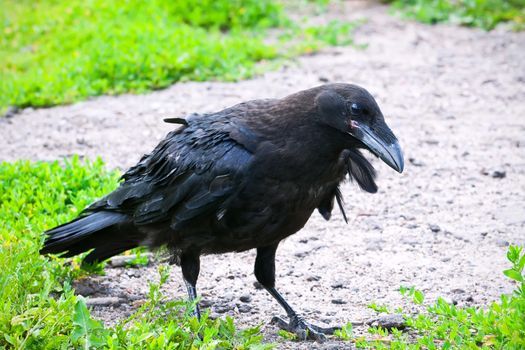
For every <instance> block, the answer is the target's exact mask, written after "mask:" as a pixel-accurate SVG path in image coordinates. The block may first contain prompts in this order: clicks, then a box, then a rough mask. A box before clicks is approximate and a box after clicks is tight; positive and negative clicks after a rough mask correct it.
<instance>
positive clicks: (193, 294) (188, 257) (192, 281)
mask: <svg viewBox="0 0 525 350" xmlns="http://www.w3.org/2000/svg"><path fill="white" fill-rule="evenodd" d="M199 255H200V254H199V253H198V252H194V251H188V252H184V253H182V255H181V257H180V267H181V268H182V276H183V277H184V283H186V288H187V290H188V298H189V300H190V302H194V301H195V299H197V287H196V285H197V278H198V277H199V271H200V257H199ZM194 315H195V316H196V317H197V318H198V319H199V320H200V318H201V311H200V308H199V304H198V303H196V304H195V311H194Z"/></svg>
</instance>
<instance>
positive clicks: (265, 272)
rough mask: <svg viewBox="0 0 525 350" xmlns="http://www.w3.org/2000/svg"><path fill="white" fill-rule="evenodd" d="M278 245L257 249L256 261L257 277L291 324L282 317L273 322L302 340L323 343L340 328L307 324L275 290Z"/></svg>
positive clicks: (274, 319)
mask: <svg viewBox="0 0 525 350" xmlns="http://www.w3.org/2000/svg"><path fill="white" fill-rule="evenodd" d="M276 250H277V244H275V245H272V246H267V247H262V248H257V258H256V259H255V271H254V272H255V277H256V278H257V280H258V281H259V283H261V284H262V285H263V286H264V288H266V290H267V291H268V293H270V294H271V296H272V297H273V298H274V299H275V300H277V302H278V303H279V305H281V306H282V307H283V309H284V311H286V314H287V315H288V318H289V322H286V321H284V320H283V319H282V318H280V317H274V318H273V319H272V322H273V323H275V324H277V325H278V326H279V327H280V328H282V329H284V330H287V331H289V332H292V333H295V334H296V335H297V336H298V337H299V338H300V339H301V340H306V339H312V340H317V341H323V340H324V339H325V338H326V337H325V334H333V333H334V332H335V330H337V329H338V328H340V327H329V328H323V327H318V326H315V325H312V324H310V323H308V322H306V321H305V320H304V319H303V318H302V317H301V316H299V315H298V314H297V312H295V310H294V309H292V307H291V306H290V304H288V303H287V302H286V300H285V299H284V298H283V296H282V295H281V294H280V293H279V292H278V291H277V290H276V289H275V251H276Z"/></svg>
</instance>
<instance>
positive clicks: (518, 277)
mask: <svg viewBox="0 0 525 350" xmlns="http://www.w3.org/2000/svg"><path fill="white" fill-rule="evenodd" d="M503 274H504V275H505V276H507V277H508V278H510V279H513V280H514V281H518V282H523V276H522V275H521V274H520V273H519V272H518V271H516V270H514V269H508V270H505V271H503Z"/></svg>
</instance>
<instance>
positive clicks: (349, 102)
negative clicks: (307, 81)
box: [315, 84, 404, 173]
mask: <svg viewBox="0 0 525 350" xmlns="http://www.w3.org/2000/svg"><path fill="white" fill-rule="evenodd" d="M315 106H316V108H317V111H318V113H317V114H318V116H319V122H320V123H322V124H325V125H327V126H329V127H332V128H335V129H336V130H338V131H340V132H342V133H344V134H345V135H347V136H348V141H349V143H350V144H352V145H353V146H354V147H358V148H366V149H368V150H369V151H370V152H372V153H373V154H375V155H376V156H377V157H379V158H381V159H382V160H383V161H384V162H385V163H386V164H388V165H389V166H390V167H391V168H393V169H394V170H396V171H398V172H400V173H401V172H403V167H404V160H403V153H402V151H401V147H400V146H399V143H398V141H397V138H396V136H395V135H394V133H393V132H392V130H390V128H389V127H388V125H387V124H386V123H385V118H384V117H383V113H381V110H380V109H379V106H378V105H377V103H376V101H375V99H374V98H373V97H372V95H371V94H370V93H369V92H368V91H366V90H365V89H363V88H361V87H359V86H356V85H351V84H329V85H324V86H322V87H320V88H319V89H318V93H317V95H316V96H315Z"/></svg>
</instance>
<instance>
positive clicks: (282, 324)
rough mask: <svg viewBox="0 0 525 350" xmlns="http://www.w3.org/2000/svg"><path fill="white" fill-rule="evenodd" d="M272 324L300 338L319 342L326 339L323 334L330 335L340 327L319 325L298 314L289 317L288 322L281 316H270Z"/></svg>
mask: <svg viewBox="0 0 525 350" xmlns="http://www.w3.org/2000/svg"><path fill="white" fill-rule="evenodd" d="M272 324H275V325H277V326H278V327H279V328H281V329H284V330H285V331H288V332H290V333H294V334H295V335H297V337H298V339H300V340H315V341H318V342H321V343H322V342H323V341H325V340H326V336H325V335H332V334H334V332H335V331H336V330H338V329H340V328H341V327H327V328H324V327H319V326H316V325H313V324H310V323H308V322H306V321H305V320H303V318H302V317H300V316H292V317H290V322H286V321H285V320H283V319H282V318H280V317H277V316H274V317H273V318H272Z"/></svg>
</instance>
